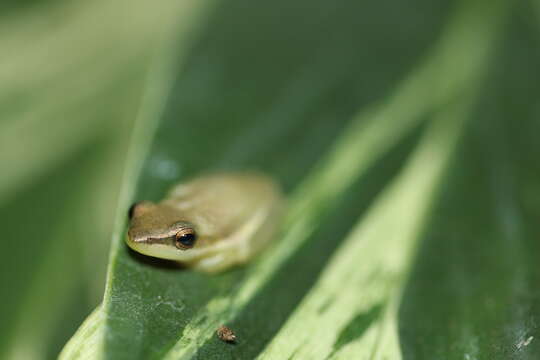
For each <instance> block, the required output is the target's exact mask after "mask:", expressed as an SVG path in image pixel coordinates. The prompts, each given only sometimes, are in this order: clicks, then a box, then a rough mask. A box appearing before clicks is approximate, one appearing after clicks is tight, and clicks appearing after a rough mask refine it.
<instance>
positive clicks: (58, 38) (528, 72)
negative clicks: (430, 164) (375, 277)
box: [0, 0, 540, 360]
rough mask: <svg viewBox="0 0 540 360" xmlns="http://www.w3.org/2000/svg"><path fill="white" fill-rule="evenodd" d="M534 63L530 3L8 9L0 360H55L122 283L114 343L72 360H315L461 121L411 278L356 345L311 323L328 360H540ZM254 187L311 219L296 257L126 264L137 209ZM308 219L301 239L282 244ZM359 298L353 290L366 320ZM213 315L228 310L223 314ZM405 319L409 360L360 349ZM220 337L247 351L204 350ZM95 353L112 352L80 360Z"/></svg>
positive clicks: (539, 137)
mask: <svg viewBox="0 0 540 360" xmlns="http://www.w3.org/2000/svg"><path fill="white" fill-rule="evenodd" d="M539 65H540V3H539V2H538V1H534V0H530V1H516V2H510V1H503V0H496V1H487V0H472V1H427V0H413V1H412V2H407V3H403V2H398V1H392V0H383V1H377V2H375V1H372V2H358V1H352V0H338V1H321V0H310V1H307V0H296V1H285V0H277V1H273V2H264V1H253V0H229V1H183V2H174V1H170V0H168V1H162V2H159V3H156V4H153V3H148V2H144V1H139V0H132V1H117V2H109V1H105V0H98V1H93V2H68V1H62V0H54V1H45V0H33V1H24V2H21V1H17V2H16V1H5V2H3V3H2V4H0V166H1V167H0V169H1V170H0V173H1V176H0V219H1V220H0V224H1V225H2V226H1V228H2V230H3V231H4V233H3V236H2V245H3V246H2V254H3V259H2V261H1V262H0V279H1V281H0V284H1V285H2V287H1V296H2V306H1V307H0V358H2V359H4V358H6V359H49V358H56V357H57V356H58V354H59V352H60V351H61V350H62V348H63V347H64V345H65V344H66V342H67V341H68V340H69V339H70V338H71V337H72V336H73V335H74V334H75V332H76V330H77V328H78V327H79V326H80V325H81V323H82V322H83V321H84V319H85V318H86V317H87V316H88V315H89V314H90V313H91V312H92V310H93V309H95V308H96V307H97V306H98V305H99V304H100V303H101V302H102V299H103V296H104V295H103V292H104V288H105V279H106V272H107V264H108V263H109V270H108V271H109V275H108V283H107V288H106V289H107V293H106V295H105V300H104V302H103V303H104V304H105V305H104V306H103V307H101V308H99V309H100V310H99V311H98V313H99V316H103V319H101V318H100V319H101V320H99V322H98V325H96V326H95V328H96V329H99V330H95V329H94V328H92V329H91V330H84V329H83V330H84V331H81V332H79V333H77V335H76V336H75V338H74V340H73V341H72V344H71V346H72V347H71V348H70V351H66V352H65V353H64V356H65V358H76V357H85V356H88V357H90V358H111V359H120V358H126V359H135V358H140V359H148V358H156V359H157V358H167V356H168V357H169V358H172V357H174V355H175V354H181V356H180V355H178V357H177V358H201V359H209V358H231V359H232V358H242V359H252V358H256V357H257V356H261V357H262V356H266V358H276V359H279V358H317V357H315V356H314V355H313V357H310V356H307V355H302V354H306V350H305V349H304V348H302V346H304V347H307V346H308V345H302V343H301V341H300V340H299V339H298V338H297V339H296V340H295V336H296V335H295V333H293V332H291V331H292V330H289V329H292V328H294V324H295V323H297V322H298V320H296V319H297V317H295V316H294V314H296V313H299V314H303V309H304V308H305V307H304V306H303V304H309V299H311V298H312V297H317V296H319V295H317V294H318V293H316V292H315V290H314V289H317V284H319V283H320V281H322V280H321V279H324V278H325V276H326V274H328V276H329V277H330V275H331V274H334V272H333V271H334V268H333V267H332V264H333V263H332V260H331V259H332V256H333V255H335V254H336V251H337V249H339V248H340V246H342V247H344V246H346V244H347V243H346V242H345V239H346V238H348V236H349V235H348V234H349V233H350V232H351V229H353V228H354V226H356V224H358V223H359V222H362V220H363V219H365V214H367V213H369V212H370V206H372V204H374V203H376V202H377V199H379V198H380V194H381V193H385V190H386V189H388V188H389V184H393V181H394V179H395V178H396V177H397V176H398V175H399V174H400V173H401V172H402V171H403V169H407V168H409V166H408V165H409V164H410V158H411V154H412V153H413V152H414V151H415V149H417V148H419V146H420V145H419V144H422V143H423V142H422V139H423V138H424V137H425V136H427V135H426V133H427V134H429V131H426V129H428V128H429V127H430V124H431V123H432V122H436V120H437V119H438V118H439V117H440V116H443V115H444V114H447V113H448V114H454V113H458V114H460V115H459V119H455V118H449V119H448V120H445V121H446V122H448V123H452V122H456V121H462V122H464V123H465V125H464V127H463V130H462V132H461V135H460V137H459V140H458V141H457V143H456V144H457V145H455V148H453V147H452V148H451V149H450V150H451V152H452V154H453V155H452V156H453V157H452V158H451V160H448V166H447V169H446V170H445V171H444V174H443V175H441V177H442V179H441V180H440V181H437V183H436V184H434V185H433V187H434V189H435V190H436V191H435V190H434V195H429V198H430V202H432V203H433V205H432V206H433V207H432V208H431V210H430V211H428V212H427V214H428V215H426V216H425V218H422V219H423V220H422V221H421V222H420V223H421V228H422V231H421V232H419V233H421V235H418V236H416V237H414V239H412V240H410V247H407V248H406V249H409V248H410V249H412V250H411V251H412V253H414V249H416V247H417V246H418V247H419V251H418V253H417V255H416V256H411V257H410V258H406V259H405V260H403V261H404V264H405V265H403V267H401V268H399V269H398V270H397V272H398V273H399V276H398V278H399V280H396V281H395V282H394V280H392V281H388V284H389V285H388V287H389V289H390V290H388V291H389V292H388V294H387V293H384V294H385V295H384V296H383V300H381V303H380V304H378V305H376V306H374V307H373V308H372V311H371V312H369V311H367V312H366V313H365V314H364V313H363V312H361V311H360V312H359V310H358V309H356V308H354V307H351V308H350V314H349V315H350V317H351V318H350V319H349V320H350V321H345V322H346V323H347V324H348V326H344V327H342V328H340V327H339V326H341V325H339V326H338V325H335V328H333V327H332V326H333V325H332V322H331V321H329V322H327V323H325V322H324V320H323V318H320V319H319V318H318V317H317V316H318V315H317V316H316V315H313V316H311V315H298V316H299V317H298V319H300V320H302V319H303V320H302V321H306V323H307V322H308V321H314V322H315V323H316V324H320V326H321V327H322V328H324V327H325V326H328V329H327V331H326V332H323V333H324V334H329V335H328V336H329V337H331V338H332V339H334V338H335V341H334V342H333V345H332V346H333V347H332V350H331V351H330V350H328V351H327V352H325V351H326V350H325V351H322V350H321V352H320V353H319V354H318V357H320V358H351V357H350V356H351V354H352V356H353V357H352V358H359V359H360V358H381V359H382V358H385V357H384V356H387V358H390V359H394V358H399V357H403V358H405V359H465V360H473V359H537V358H540V345H538V341H539V340H540V330H539V322H540V307H539V304H540V290H539V289H540V287H539V281H540V268H539V267H538V265H537V254H540V251H539V250H540V249H539V247H540V245H539V242H538V240H539V239H540V237H539V235H540V225H539V224H540V221H539V220H538V219H539V215H540V161H538V158H539V155H540V102H539V99H540V81H538V79H540V66H539ZM403 94H407V95H406V96H405V95H403ZM395 104H397V105H395ZM456 107H457V108H459V109H461V108H463V110H460V111H454V109H455V108H456ZM379 108H381V109H382V110H380V112H378V111H379V110H378V109H379ZM373 109H375V110H373ZM371 111H374V113H375V114H377V115H373V116H371V115H370V114H371ZM385 111H386V112H385ZM401 117H403V118H401ZM372 118H373V119H372ZM379 118H380V119H379ZM409 118H410V119H412V120H407V119H409ZM377 124H379V125H377ZM377 126H379V127H377ZM372 128H373V131H372V130H370V129H372ZM364 134H366V135H364ZM370 134H373V135H370ZM449 136H450V135H449ZM370 139H371V142H370ZM343 144H345V145H343ZM364 144H366V145H364ZM363 146H365V147H363ZM448 146H449V147H450V145H448ZM441 147H443V145H441ZM340 149H346V150H347V149H348V150H347V151H349V153H346V151H345V150H344V151H343V153H342V152H340ZM450 150H449V151H450ZM334 153H335V154H336V155H335V156H334V155H333V154H334ZM345 153H346V154H348V155H343V154H345ZM370 156H371V157H370ZM436 159H437V158H436V157H435V156H434V160H433V161H435V160H436ZM340 164H342V165H340ZM359 164H361V165H359ZM363 164H366V165H365V169H364V168H362V166H364V165H363ZM445 164H446V163H445ZM332 165H335V167H332ZM340 166H341V167H340ZM245 168H249V169H252V168H255V169H260V170H262V171H264V172H266V173H269V174H271V175H272V176H274V177H275V178H276V179H278V180H279V181H280V183H282V184H283V187H284V189H285V192H286V193H287V195H288V196H289V197H290V198H291V199H293V200H292V201H291V202H292V203H293V204H296V203H298V204H304V205H302V206H304V207H302V206H300V205H298V207H297V208H298V209H302V211H298V213H296V214H295V213H292V214H291V215H289V217H288V219H289V223H287V224H286V225H285V229H284V230H283V233H284V234H286V236H284V237H285V239H289V237H290V239H292V240H291V242H294V244H296V245H294V246H292V245H291V250H290V252H291V253H290V254H289V253H287V254H286V256H285V255H284V254H285V252H283V253H280V252H279V251H281V250H280V249H281V248H277V250H276V252H275V254H277V256H278V258H279V256H282V258H281V260H279V261H282V262H280V263H279V264H277V263H276V265H272V266H273V267H272V266H269V267H268V268H270V269H271V270H268V272H264V271H266V270H264V269H266V268H265V264H266V263H267V262H268V263H270V262H269V261H270V260H268V261H267V258H270V256H268V257H267V258H263V259H262V260H261V261H260V262H259V263H256V264H255V265H253V266H251V265H250V266H249V267H247V268H245V269H244V268H241V269H236V270H233V271H230V272H227V273H226V274H223V275H219V276H215V277H210V276H206V275H201V274H195V273H192V272H175V271H170V270H166V269H162V268H160V267H159V266H156V265H155V264H153V265H152V264H147V263H145V262H143V261H141V260H140V259H137V258H136V257H133V256H132V255H130V253H129V252H128V251H127V249H126V248H125V247H124V246H123V243H122V234H123V232H124V226H125V224H124V220H125V219H124V214H125V211H126V208H127V206H128V205H129V203H130V202H132V201H134V200H140V199H151V200H159V199H160V198H161V197H162V196H163V195H164V194H165V192H166V190H167V189H168V188H169V187H170V186H171V185H172V184H174V183H176V182H177V181H179V180H181V179H184V178H188V177H191V176H196V175H197V174H199V173H201V172H205V171H209V170H223V169H226V170H228V169H245ZM334 168H335V169H339V171H336V172H334V173H333V174H334V177H332V176H331V175H332V172H331V171H330V172H329V173H330V175H328V174H327V175H328V176H326V175H325V176H322V175H321V176H320V177H317V174H318V173H317V171H319V170H320V173H321V174H326V173H325V170H324V169H334ZM347 169H352V170H350V173H348V172H347V171H346V170H347ZM312 179H315V180H313V182H311V183H310V181H311V180H312ZM317 179H318V180H317ZM439 183H440V184H439ZM310 184H311V185H312V186H311V187H310ZM340 184H341V185H340ZM332 189H337V190H335V191H334V192H333V190H332ZM403 189H405V187H403ZM407 189H408V188H407ZM404 191H405V190H404ZM426 192H429V191H428V190H426ZM429 194H431V192H429ZM295 201H296V202H295ZM411 207H413V204H411ZM293 209H294V206H293ZM305 209H310V210H305ZM411 212H414V211H413V210H411ZM403 213H404V218H406V217H407V216H409V214H407V211H404V212H403ZM306 214H308V215H309V216H310V217H309V218H308V215H306ZM398 217H399V216H398ZM301 219H304V220H305V219H307V220H306V221H307V222H308V223H309V225H306V228H309V232H307V231H306V232H305V234H306V235H305V240H304V239H302V238H301V237H300V236H297V235H294V234H292V235H290V234H291V233H293V230H291V229H294V226H295V225H294V224H295V223H300V222H301V221H300V220H301ZM291 224H292V225H291ZM391 224H393V223H391V222H389V223H388V226H389V227H390V226H391ZM299 226H301V225H299ZM419 226H420V225H419ZM113 234H114V236H113ZM288 236H289V237H288ZM295 236H296V237H295ZM111 238H113V246H112V250H111V252H110V253H109V249H110V247H111ZM296 239H298V240H296ZM373 241H374V242H380V243H381V244H382V245H381V246H383V245H384V246H385V243H384V241H385V240H384V239H383V238H382V237H381V238H374V239H373ZM404 241H405V240H404ZM417 243H418V245H416V244H417ZM407 244H409V243H407ZM384 246H383V247H384ZM385 249H386V250H385V251H387V252H389V253H392V252H399V251H400V250H398V248H397V247H396V248H394V247H392V246H388V247H385ZM280 254H281V255H280ZM377 254H378V253H377ZM350 256H354V257H355V260H356V262H357V263H363V262H364V261H365V262H367V263H369V261H370V260H369V259H370V257H371V258H377V255H376V254H372V255H370V254H351V255H350ZM338 259H339V258H338ZM334 262H335V261H334ZM261 264H262V265H261ZM261 269H262V270H261ZM348 271H350V273H351V274H352V273H354V272H355V271H356V270H355V268H354V267H351V268H350V269H349V270H348ZM338 273H339V272H338ZM345 273H347V272H345ZM261 274H264V276H263V275H261ZM258 276H259V277H260V278H261V279H262V280H260V281H259V280H256V279H258ZM254 279H255V280H254ZM250 281H259V282H256V284H257V287H256V290H254V291H253V293H250V295H249V296H248V297H246V300H245V301H244V300H242V301H244V302H242V301H240V303H241V305H235V304H237V302H235V301H237V300H236V299H237V298H238V297H240V298H241V296H239V295H238V294H244V293H243V292H242V291H243V290H242V289H243V288H242V286H243V284H251V282H250ZM364 285H365V284H363V285H362V286H360V287H359V288H358V289H356V290H355V288H354V286H353V285H351V286H349V285H348V284H347V282H346V281H344V282H343V288H344V292H345V291H349V292H350V291H353V290H354V291H356V292H353V293H358V297H359V299H361V298H362V296H363V294H365V293H370V287H369V286H367V285H365V286H364ZM373 288H374V289H375V288H376V285H373ZM347 289H348V290H347ZM373 291H376V290H373ZM377 291H378V290H377ZM385 291H386V290H385ZM312 292H313V294H312ZM158 296H159V297H160V298H159V299H160V301H162V303H160V304H161V305H162V304H168V305H167V306H169V305H170V307H171V308H163V307H160V306H159V305H160V304H157V305H156V298H157V297H158ZM337 297H339V295H338V296H337ZM337 297H336V298H337ZM216 299H218V300H219V299H228V300H227V301H230V304H229V305H230V306H229V305H228V307H226V308H224V309H223V311H221V310H212V308H211V306H210V307H208V306H207V304H214V303H218V301H217V300H216ZM212 301H214V302H212ZM332 301H333V300H332V299H331V300H329V302H330V303H331V302H332ZM358 301H359V302H360V301H362V300H358ZM394 301H396V302H397V303H399V304H400V306H399V311H398V312H397V313H396V314H394V317H395V322H396V324H397V327H398V329H397V333H398V334H399V344H398V346H397V348H398V349H399V351H398V353H395V354H394V355H381V354H380V353H378V352H377V351H375V350H373V349H376V348H377V346H382V345H377V344H363V343H362V344H360V342H359V341H360V340H361V339H362V337H363V336H364V335H365V334H367V333H366V329H369V328H370V326H374V325H373V324H374V323H373V322H374V321H375V320H374V319H376V318H377V317H380V318H383V317H384V315H383V314H385V311H386V310H380V309H390V310H391V306H390V305H388V304H391V303H393V302H394ZM336 304H337V302H336ZM154 305H155V306H154ZM153 306H154V307H153ZM205 306H207V307H205ZM206 309H211V310H206ZM374 309H375V310H374ZM357 310H358V311H357ZM390 310H388V311H390ZM343 312H344V313H345V312H347V309H344V310H343ZM366 314H367V315H366ZM349 315H348V316H349ZM364 315H366V316H364ZM368 315H369V316H368ZM301 316H305V318H302V317H301ZM224 319H225V320H226V321H227V322H229V321H231V322H232V324H233V325H234V326H235V329H240V331H239V334H240V338H241V339H242V340H241V342H240V343H239V344H237V346H232V347H231V346H227V345H226V344H222V343H221V342H219V341H217V340H216V339H214V338H209V335H208V334H210V333H211V330H212V326H213V324H214V322H216V321H221V320H224ZM319 320H320V321H319ZM197 321H200V323H197ZM372 323H373V324H372ZM92 324H93V323H92ZM193 324H195V325H197V324H199V325H200V328H201V329H203V330H201V332H200V333H199V332H196V331H194V330H193V326H194V325H193ZM199 325H197V326H199ZM92 326H93V325H92ZM195 327H196V326H195ZM205 327H207V329H206V328H205ZM94 332H95V333H96V334H99V336H101V338H100V339H101V340H100V341H101V342H99V344H98V345H95V344H93V343H91V344H90V345H84V344H85V343H87V344H89V341H90V340H89V339H94V338H93V337H92V336H97V335H95V334H94ZM381 333H383V331H382V330H381ZM89 334H90V335H89ZM309 334H312V335H309ZM309 336H313V337H315V338H316V337H317V336H321V335H320V333H317V332H316V331H315V330H313V333H310V329H306V337H308V338H309ZM324 336H326V335H324ZM366 336H367V335H366ZM282 338H285V339H286V338H290V347H289V348H287V349H285V347H284V348H283V349H282V350H281V351H282V352H281V353H279V352H278V353H277V355H276V353H275V352H272V351H273V350H272V349H275V348H276V347H272V346H271V345H270V344H273V343H272V342H273V341H274V342H275V343H276V344H279V341H281V340H280V339H282ZM103 339H104V340H103ZM306 341H307V340H306ZM311 341H313V340H311ZM355 342H356V343H358V344H360V345H358V347H359V348H360V347H361V348H362V352H356V351H357V350H355V349H356V348H354V347H353V345H355ZM186 344H189V345H186ZM85 346H86V348H85ZM347 346H348V347H347ZM355 346H356V345H355ZM74 349H75V350H74ZM89 349H90V350H89ZM178 349H180V350H178ZM186 349H187V350H186ZM176 351H179V352H176ZM182 351H184V352H182ZM287 351H290V352H287ZM347 351H348V352H347ZM364 353H366V354H371V355H369V356H371V357H368V355H365V356H366V357H364V355H363V354H364ZM261 354H265V355H261ZM295 354H296V355H295ZM360 354H362V355H360Z"/></svg>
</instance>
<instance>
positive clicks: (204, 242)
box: [126, 173, 282, 272]
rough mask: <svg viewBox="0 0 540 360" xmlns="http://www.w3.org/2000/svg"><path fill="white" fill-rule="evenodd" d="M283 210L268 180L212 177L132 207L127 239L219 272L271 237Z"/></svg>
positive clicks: (241, 175) (231, 175)
mask: <svg viewBox="0 0 540 360" xmlns="http://www.w3.org/2000/svg"><path fill="white" fill-rule="evenodd" d="M281 208H282V195H281V191H280V190H279V188H278V186H277V185H276V184H275V183H274V182H273V181H272V180H271V179H270V178H268V177H266V176H263V175H260V174H254V173H226V174H216V175H208V176H204V177H200V178H197V179H194V180H192V181H190V182H187V183H185V184H180V185H177V186H176V187H174V188H173V189H172V191H171V192H170V194H169V195H168V196H167V197H166V198H165V199H164V200H163V201H161V202H160V203H158V204H154V203H150V202H146V201H145V202H141V203H138V204H136V205H134V207H133V209H132V212H131V219H130V226H129V230H128V236H127V239H126V241H127V243H128V245H129V246H130V247H131V248H132V249H133V250H135V251H137V252H140V253H142V254H145V255H149V256H153V257H157V258H162V259H169V260H175V261H178V262H181V263H182V264H185V265H187V266H191V267H193V268H195V269H198V270H202V271H207V272H218V271H221V270H225V269H226V268H228V267H229V266H231V265H235V264H240V263H244V262H246V261H247V260H249V259H250V258H251V257H252V256H253V255H254V254H255V253H257V252H258V251H259V250H260V249H261V248H262V247H263V246H264V245H265V244H266V243H267V242H268V241H269V240H270V239H271V237H272V235H273V233H274V230H275V228H276V227H277V224H278V220H279V217H280V213H281Z"/></svg>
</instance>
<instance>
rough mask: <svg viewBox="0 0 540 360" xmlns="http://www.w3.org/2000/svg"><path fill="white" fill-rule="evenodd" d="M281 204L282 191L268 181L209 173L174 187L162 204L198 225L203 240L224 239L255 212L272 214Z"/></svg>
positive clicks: (260, 177) (253, 175)
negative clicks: (178, 211)
mask: <svg viewBox="0 0 540 360" xmlns="http://www.w3.org/2000/svg"><path fill="white" fill-rule="evenodd" d="M281 201H282V198H281V191H280V189H279V187H278V186H277V184H276V183H275V182H274V181H273V180H272V179H271V178H269V177H267V176H264V175H261V174H258V173H252V172H244V173H220V174H211V175H206V176H202V177H199V178H196V179H193V180H192V181H188V182H186V183H183V184H180V185H177V186H176V187H174V188H173V189H172V191H171V193H170V195H169V196H168V197H167V199H166V200H165V201H164V203H165V204H167V205H169V206H173V207H175V208H177V209H178V210H180V211H181V213H182V214H184V216H183V217H184V218H185V220H187V221H190V222H193V223H195V224H198V226H199V232H200V233H201V235H202V236H204V237H205V238H207V239H223V238H227V237H229V236H231V235H233V234H234V232H235V231H237V230H238V229H241V228H242V227H243V225H244V224H246V223H248V222H250V221H251V219H252V218H253V217H254V216H257V214H258V213H261V212H263V213H267V214H269V213H271V212H274V211H275V209H276V208H277V207H279V206H280V204H281ZM206 245H208V244H206Z"/></svg>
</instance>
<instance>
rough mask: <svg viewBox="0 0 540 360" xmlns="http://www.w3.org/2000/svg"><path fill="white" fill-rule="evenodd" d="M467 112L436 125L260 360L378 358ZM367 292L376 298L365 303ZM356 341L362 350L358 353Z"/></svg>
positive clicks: (451, 115)
mask: <svg viewBox="0 0 540 360" xmlns="http://www.w3.org/2000/svg"><path fill="white" fill-rule="evenodd" d="M460 110H462V109H460V108H459V107H458V108H457V109H456V110H455V111H454V112H450V113H449V114H448V115H447V114H445V115H444V116H441V117H440V118H439V119H437V120H434V123H433V124H432V125H431V126H430V127H429V128H428V129H427V130H426V134H425V135H424V138H423V140H422V141H421V142H420V144H419V145H418V149H417V150H416V151H415V153H414V154H413V155H412V158H411V159H410V160H409V164H408V165H407V166H406V168H405V169H403V172H402V173H401V174H400V175H399V176H398V178H397V179H395V180H394V181H393V182H392V183H391V184H390V185H389V186H387V189H386V190H385V191H384V192H383V193H382V194H381V195H380V196H379V197H378V198H377V200H376V202H375V204H373V205H372V207H371V208H370V210H369V212H368V213H367V214H366V215H365V216H364V217H363V219H362V220H361V221H359V223H358V224H357V225H356V226H355V228H353V229H352V231H351V233H350V234H349V235H348V236H347V238H346V239H345V241H344V244H343V245H341V247H340V248H339V249H338V251H337V253H336V254H335V256H334V257H333V258H332V259H331V260H330V263H329V264H328V266H327V267H326V269H325V271H324V272H323V274H322V275H321V278H320V279H319V281H318V282H317V283H316V284H315V286H314V288H313V289H312V290H311V292H310V293H308V294H307V296H306V299H305V301H304V302H302V303H301V304H300V305H299V306H298V308H297V309H296V310H295V313H294V314H292V315H291V317H290V318H289V322H288V323H287V324H286V325H285V326H284V327H283V329H282V330H281V331H280V332H279V333H278V334H277V335H276V337H275V338H274V340H273V342H272V343H271V344H270V345H269V347H268V348H267V349H266V350H265V351H264V352H263V353H262V354H261V356H260V357H259V358H261V359H280V358H281V359H283V358H290V357H298V358H306V359H307V358H310V359H317V358H320V359H326V358H343V359H347V358H351V357H360V358H361V357H374V358H378V357H377V356H375V355H376V349H377V347H378V344H377V343H378V342H380V341H381V340H382V338H383V337H384V335H387V334H385V332H386V331H388V330H386V331H385V329H383V327H384V326H386V327H388V325H387V324H386V323H387V322H391V321H392V319H388V315H387V312H388V311H391V309H392V305H393V307H395V304H397V303H398V302H399V301H398V299H399V289H400V286H399V283H400V282H401V283H402V282H403V281H404V279H405V278H406V277H405V276H404V272H405V271H406V269H407V268H409V267H410V262H411V259H412V256H413V253H414V249H415V244H416V240H417V238H418V237H419V233H420V231H421V228H422V223H423V222H424V221H425V218H426V216H427V214H428V210H429V208H430V205H431V203H432V202H433V198H434V194H435V193H436V190H437V187H438V184H439V183H440V181H441V178H442V175H443V173H444V170H445V168H446V166H447V164H448V162H449V160H450V156H451V154H452V153H453V150H454V148H455V146H456V144H457V139H458V138H459V136H460V133H461V131H460V130H461V127H462V124H463V123H464V119H465V118H464V117H463V111H460ZM446 111H447V110H445V112H446ZM456 115H457V116H456ZM344 283H345V284H346V286H343V284H344ZM359 292H366V293H367V294H369V296H366V297H365V298H364V299H363V301H358V293H359ZM355 302H356V303H355ZM372 309H378V310H377V311H376V312H375V313H374V314H373V315H372V316H371V319H370V321H369V322H368V323H366V325H365V326H362V327H361V328H360V330H354V331H357V332H358V331H359V332H358V333H357V334H356V336H357V337H358V338H352V339H351V340H348V341H339V339H338V337H339V334H340V333H342V331H343V329H345V328H347V327H348V325H347V324H349V323H351V322H352V321H358V320H354V319H355V317H357V316H358V314H367V313H369V312H370V311H372ZM394 320H395V319H394ZM342 328H343V329H342ZM377 328H380V330H379V331H377ZM392 330H394V329H390V332H391V331H392ZM349 331H350V330H349ZM329 334H333V336H329ZM364 337H365V338H364ZM353 340H354V342H353ZM354 343H358V344H359V346H356V349H351V347H352V346H353V344H354ZM345 345H347V347H345ZM387 345H388V344H381V345H379V346H380V347H381V350H382V349H385V351H387V352H390V354H388V355H387V356H390V358H393V359H398V358H399V356H400V355H399V354H400V352H399V347H397V348H396V347H391V349H390V350H389V349H388V346H387ZM394 345H396V343H394ZM342 347H345V348H344V349H342ZM383 358H384V357H383Z"/></svg>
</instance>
